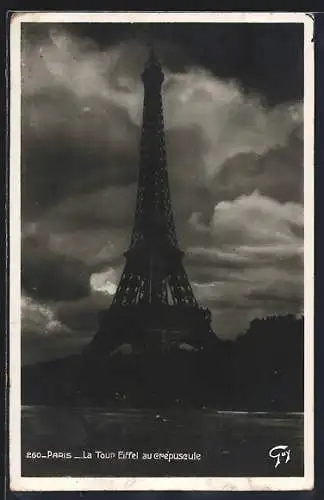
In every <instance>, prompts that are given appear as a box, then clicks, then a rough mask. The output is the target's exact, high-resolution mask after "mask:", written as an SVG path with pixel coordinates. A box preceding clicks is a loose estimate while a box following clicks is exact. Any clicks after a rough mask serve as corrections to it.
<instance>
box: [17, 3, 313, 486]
mask: <svg viewBox="0 0 324 500" xmlns="http://www.w3.org/2000/svg"><path fill="white" fill-rule="evenodd" d="M27 22H32V23H36V22H39V23H45V22H51V23H55V22H58V23H65V22H73V23H82V22H95V23H111V22H113V23H125V22H134V23H137V22H150V23H163V22H188V23H190V22H193V23H198V22H199V23H200V22H201V23H212V22H215V23H218V22H220V23H242V22H252V23H259V22H260V23H296V22H297V23H303V24H304V33H305V37H304V61H305V64H304V202H305V217H304V219H305V229H304V278H305V281H304V317H305V336H304V337H305V345H304V347H305V351H304V362H305V377H304V387H305V399H304V408H305V413H304V476H303V477H282V478H278V477H248V478H243V477H242V478H235V477H228V478H221V477H219V478H217V477H185V478H183V477H165V478H163V477H158V478H155V477H136V478H126V477H118V478H116V477H114V478H103V477H99V478H97V477H96V478H85V477H80V478H74V477H73V478H71V477H64V478H63V477H60V478H58V477H22V476H21V428H20V425H21V422H20V411H21V387H20V386H21V381H20V373H21V311H20V306H21V303H20V301H21V277H20V267H21V207H20V204H21V202H20V193H21V191H20V183H21V179H20V154H21V140H20V133H21V103H20V98H21V68H20V63H21V60H20V53H21V49H20V41H21V23H27ZM313 29H314V23H313V20H312V19H311V16H309V15H308V14H306V13H239V12H237V13H233V12H231V13H227V12H226V13H217V12H186V13H184V12H178V13H175V12H174V13H170V12H143V13H139V12H116V13H109V12H105V13H104V12H100V13H98V12H93V13H91V12H90V13H86V12H19V11H17V12H14V13H13V15H12V19H11V29H10V78H11V88H10V175H9V201H10V221H9V225H10V268H9V284H10V286H9V326H10V332H9V345H10V360H9V372H10V373H9V381H10V391H9V404H10V405H9V472H10V489H11V490H13V491H81V490H82V491H86V490H89V491H90V490H92V491H95V490H97V491H100V490H106V491H108V490H111V491H117V490H121V491H125V490H137V491H144V490H152V491H153V490H155V491H163V490H187V491H194V490H196V491H220V490H222V491H253V490H254V491H256V490H258V491H261V490H264V491H266V490H268V491H270V490H271V491H287V490H306V489H312V488H313V485H314V282H313V281H314V46H313V45H314V44H313V43H312V41H313Z"/></svg>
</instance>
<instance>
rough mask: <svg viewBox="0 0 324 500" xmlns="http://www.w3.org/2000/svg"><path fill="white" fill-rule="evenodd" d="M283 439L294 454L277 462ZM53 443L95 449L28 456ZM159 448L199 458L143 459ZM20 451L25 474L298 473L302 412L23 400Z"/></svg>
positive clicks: (58, 447) (58, 448)
mask: <svg viewBox="0 0 324 500" xmlns="http://www.w3.org/2000/svg"><path fill="white" fill-rule="evenodd" d="M279 444H286V445H288V446H289V448H290V450H291V461H290V462H289V463H287V464H282V465H281V466H279V467H278V468H277V469H275V468H274V463H273V460H272V459H271V458H270V457H269V456H268V453H269V450H270V449H271V448H272V447H273V446H276V445H279ZM48 450H50V451H51V452H54V453H55V452H57V453H58V452H61V453H63V452H64V453H65V454H67V453H71V455H72V457H76V456H82V454H83V452H90V453H92V459H88V460H86V459H84V460H81V459H74V458H66V457H65V458H64V459H63V458H60V459H55V458H52V457H51V458H34V459H32V458H26V453H27V452H33V451H34V452H41V454H42V455H44V456H45V455H46V454H47V453H48ZM96 450H101V451H104V452H107V453H111V455H110V459H109V460H107V459H104V460H103V459H100V458H96V454H95V451H96ZM121 450H123V451H134V452H138V456H139V459H136V460H134V459H126V460H125V459H124V460H120V459H119V460H118V459H117V455H118V451H121ZM155 452H163V453H164V452H169V453H189V454H190V453H193V452H196V454H200V455H201V459H200V460H194V461H188V460H187V461H181V460H180V461H171V462H168V461H167V460H154V459H153V460H144V461H143V460H142V459H141V457H142V453H148V454H150V453H152V454H154V453H155ZM114 453H115V454H116V459H113V458H111V457H112V456H113V455H114ZM22 455H23V459H22V475H26V476H98V477H99V476H101V477H104V476H107V477H108V476H130V475H131V476H146V475H148V476H152V475H155V476H163V475H171V476H216V477H220V476H279V475H280V476H301V475H303V415H302V414H300V413H286V414H270V413H266V412H243V411H241V412H230V411H224V412H223V411H209V410H204V411H189V410H188V411H186V410H181V411H178V412H176V411H174V412H170V411H168V412H166V413H158V412H154V411H142V410H127V411H120V412H118V411H113V412H109V411H106V410H104V409H98V408H75V409H71V408H48V407H38V406H24V407H23V408H22ZM152 457H153V455H152Z"/></svg>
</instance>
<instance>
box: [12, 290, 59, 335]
mask: <svg viewBox="0 0 324 500" xmlns="http://www.w3.org/2000/svg"><path fill="white" fill-rule="evenodd" d="M21 315H22V333H23V335H28V336H32V335H38V334H41V335H44V336H48V335H52V334H53V335H54V334H56V333H62V332H66V331H67V328H66V326H65V325H63V324H62V323H61V322H60V321H58V320H57V319H56V318H55V314H54V312H53V310H52V309H51V308H50V307H49V306H48V305H46V304H42V303H40V302H38V301H36V300H35V299H32V298H31V297H28V296H26V295H23V296H22V298H21Z"/></svg>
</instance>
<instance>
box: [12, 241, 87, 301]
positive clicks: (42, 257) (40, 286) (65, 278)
mask: <svg viewBox="0 0 324 500" xmlns="http://www.w3.org/2000/svg"><path fill="white" fill-rule="evenodd" d="M22 250H23V251H22V270H21V278H22V286H23V288H24V289H25V290H26V292H27V293H28V294H30V295H31V296H33V297H36V298H41V299H43V300H71V299H77V298H80V297H84V296H87V295H88V294H89V292H90V286H89V279H90V271H89V269H88V268H87V266H86V264H84V263H83V262H82V261H80V260H77V259H75V258H72V257H68V256H66V255H60V254H57V253H54V252H52V251H51V250H50V249H49V248H48V246H46V245H44V244H43V241H42V240H38V239H37V237H36V238H35V237H27V238H25V239H24V240H23V247H22Z"/></svg>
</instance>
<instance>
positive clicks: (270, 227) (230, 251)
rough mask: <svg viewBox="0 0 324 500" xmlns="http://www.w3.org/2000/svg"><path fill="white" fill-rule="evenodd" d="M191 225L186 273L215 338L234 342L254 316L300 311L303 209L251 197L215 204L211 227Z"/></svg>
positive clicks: (195, 222)
mask: <svg viewBox="0 0 324 500" xmlns="http://www.w3.org/2000/svg"><path fill="white" fill-rule="evenodd" d="M191 224H192V227H193V232H194V233H195V234H196V239H197V242H199V245H196V246H192V247H191V248H189V250H188V257H187V267H188V272H189V275H190V277H191V278H192V280H193V282H194V288H195V292H196V295H197V296H198V297H199V298H200V300H202V301H203V302H204V303H206V304H208V305H209V307H210V308H211V309H212V312H213V316H214V325H215V329H216V332H217V334H218V335H219V336H223V337H224V336H225V337H226V336H229V337H234V336H235V335H237V334H238V333H240V331H242V325H243V324H244V325H245V326H244V328H246V327H247V326H248V322H249V321H250V320H251V318H252V317H253V315H254V317H258V316H260V317H262V316H266V315H269V314H274V313H283V312H284V313H287V312H294V313H297V312H301V311H302V308H303V239H302V234H301V233H302V228H303V209H302V206H301V205H299V204H296V203H292V202H287V203H279V202H277V201H275V200H273V199H271V198H267V197H265V196H262V195H260V193H258V192H254V193H253V194H251V195H249V196H246V195H242V196H241V197H239V198H237V199H236V200H234V201H232V202H230V201H226V202H225V201H224V202H220V203H219V204H217V205H216V206H215V209H214V214H213V217H212V218H211V220H210V224H209V225H206V224H203V223H201V222H200V220H199V214H195V216H194V217H193V218H192V220H191ZM296 229H297V231H296ZM298 230H300V231H298ZM197 233H199V235H200V236H199V237H198V236H197ZM202 241H204V243H205V245H204V246H203V247H202V246H200V245H201V242H202ZM231 314H235V317H236V319H237V323H236V326H234V325H235V323H233V322H231V321H230V322H228V321H227V320H226V318H228V319H229V320H230V315H231ZM251 315H252V316H251ZM230 325H232V326H230Z"/></svg>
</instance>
